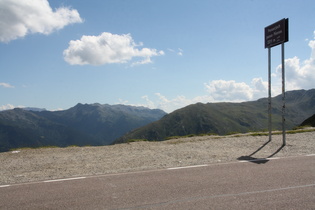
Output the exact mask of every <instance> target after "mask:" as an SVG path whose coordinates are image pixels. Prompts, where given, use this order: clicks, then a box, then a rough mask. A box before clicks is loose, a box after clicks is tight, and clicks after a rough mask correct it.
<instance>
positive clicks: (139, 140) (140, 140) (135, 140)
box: [127, 139, 148, 143]
mask: <svg viewBox="0 0 315 210" xmlns="http://www.w3.org/2000/svg"><path fill="white" fill-rule="evenodd" d="M142 141H148V140H147V139H128V141H127V143H131V142H142Z"/></svg>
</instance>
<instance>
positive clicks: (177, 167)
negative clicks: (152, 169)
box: [167, 165, 208, 170]
mask: <svg viewBox="0 0 315 210" xmlns="http://www.w3.org/2000/svg"><path fill="white" fill-rule="evenodd" d="M205 166H208V165H195V166H183V167H175V168H168V169H167V170H177V169H185V168H197V167H205Z"/></svg>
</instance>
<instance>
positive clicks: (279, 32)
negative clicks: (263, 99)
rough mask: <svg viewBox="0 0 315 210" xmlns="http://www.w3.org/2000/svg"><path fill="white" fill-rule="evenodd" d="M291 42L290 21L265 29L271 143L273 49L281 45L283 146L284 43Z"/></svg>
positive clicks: (284, 143) (279, 22) (284, 133)
mask: <svg viewBox="0 0 315 210" xmlns="http://www.w3.org/2000/svg"><path fill="white" fill-rule="evenodd" d="M287 41H289V19H288V18H284V19H282V20H279V21H278V22H275V23H273V24H271V25H269V26H267V27H265V48H268V130H269V141H271V131H272V128H271V127H272V126H271V121H272V120H271V116H272V113H271V48H272V47H274V46H277V45H279V44H281V60H282V62H281V63H282V136H283V146H285V145H286V131H285V71H284V43H285V42H287Z"/></svg>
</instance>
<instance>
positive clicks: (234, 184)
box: [0, 155, 315, 210]
mask: <svg viewBox="0 0 315 210" xmlns="http://www.w3.org/2000/svg"><path fill="white" fill-rule="evenodd" d="M0 209H242V210H243V209H286V210H287V209H315V156H314V155H313V156H300V157H289V158H281V159H268V160H256V161H254V162H247V161H240V162H233V163H222V164H212V165H202V166H196V167H188V168H173V169H165V170H155V171H145V172H135V173H126V174H112V175H99V176H89V177H76V178H71V179H62V180H46V181H43V182H36V183H24V184H16V185H9V186H0Z"/></svg>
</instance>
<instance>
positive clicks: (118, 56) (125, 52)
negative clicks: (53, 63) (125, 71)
mask: <svg viewBox="0 0 315 210" xmlns="http://www.w3.org/2000/svg"><path fill="white" fill-rule="evenodd" d="M142 45H143V44H142V43H140V44H138V45H137V44H136V43H135V42H134V41H133V39H132V37H131V35H130V34H123V35H118V34H111V33H108V32H104V33H102V34H101V35H99V36H82V37H81V39H80V40H72V41H70V42H69V47H68V49H66V50H64V52H63V55H64V59H65V61H66V62H68V63H69V64H71V65H86V64H91V65H103V64H110V63H126V62H128V61H130V60H131V59H133V58H134V57H138V58H139V57H140V58H142V60H140V61H136V62H134V63H133V64H132V65H140V64H146V63H151V62H152V61H151V57H152V56H159V55H164V52H163V51H157V50H156V49H149V48H141V49H139V47H141V46H142Z"/></svg>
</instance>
